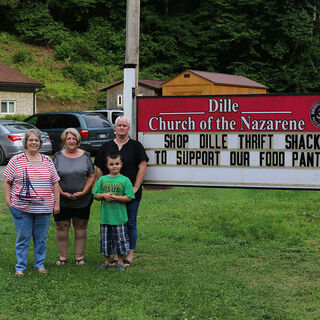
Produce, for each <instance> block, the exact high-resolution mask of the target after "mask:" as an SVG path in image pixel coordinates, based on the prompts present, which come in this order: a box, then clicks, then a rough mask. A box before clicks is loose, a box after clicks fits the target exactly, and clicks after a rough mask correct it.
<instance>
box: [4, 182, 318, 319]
mask: <svg viewBox="0 0 320 320" xmlns="http://www.w3.org/2000/svg"><path fill="white" fill-rule="evenodd" d="M318 197H319V192H317V191H288V190H254V189H251V190H243V189H242V190H241V189H212V188H173V189H171V190H162V191H148V190H145V192H144V198H143V201H142V203H141V209H140V211H139V232H140V233H139V242H138V250H137V252H136V259H135V261H134V263H133V265H132V266H131V267H130V268H129V269H128V270H127V271H126V272H124V273H117V272H115V271H114V270H109V271H101V270H98V269H97V267H98V266H99V265H100V264H101V263H102V261H103V258H102V256H100V254H99V249H98V241H99V210H98V208H99V204H98V203H94V205H93V209H92V216H91V220H90V223H89V236H88V245H87V251H86V265H85V266H76V265H75V264H74V262H73V261H71V262H70V263H68V264H67V265H65V266H62V267H57V266H55V261H56V259H57V258H58V251H57V247H56V243H55V233H54V223H53V222H52V223H51V226H50V231H49V238H48V254H47V260H46V266H47V268H48V269H49V271H50V273H49V274H48V275H46V276H41V275H39V274H37V273H36V272H35V271H34V270H32V262H33V253H32V250H30V255H29V268H28V270H27V273H26V276H25V277H24V278H16V277H15V276H14V265H15V255H14V242H15V230H14V226H13V223H12V219H11V216H10V214H9V211H8V210H7V208H6V207H5V204H4V200H3V197H2V199H1V208H0V237H1V248H0V257H1V265H0V288H1V291H0V292H1V293H0V295H1V297H0V319H41V320H42V319H170V320H171V319H221V320H229V319H230V320H231V319H232V320H242V319H243V320H248V319H279V320H289V319H294V320H309V319H310V320H311V319H312V320H318V319H320V306H319V299H320V263H319V260H320V254H319V239H320V237H319V206H318ZM71 248H72V249H71V252H70V258H71V257H72V255H73V252H74V251H73V246H71Z"/></svg>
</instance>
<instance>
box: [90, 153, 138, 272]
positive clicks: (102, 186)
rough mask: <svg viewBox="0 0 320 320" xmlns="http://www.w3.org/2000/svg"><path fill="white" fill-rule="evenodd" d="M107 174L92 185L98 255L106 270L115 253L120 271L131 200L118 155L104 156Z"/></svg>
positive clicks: (125, 247)
mask: <svg viewBox="0 0 320 320" xmlns="http://www.w3.org/2000/svg"><path fill="white" fill-rule="evenodd" d="M106 160H107V163H106V165H107V168H108V169H109V171H110V173H109V174H108V175H105V176H102V177H101V178H100V179H99V180H98V181H97V183H96V186H95V193H94V196H95V199H96V200H101V207H100V253H101V254H102V255H104V256H105V260H104V264H103V268H105V269H108V267H109V264H110V255H111V254H113V253H114V248H115V250H116V253H117V254H118V264H117V266H116V268H117V271H124V270H125V269H124V265H123V256H126V255H127V254H128V253H129V242H128V240H129V239H128V234H127V226H126V223H127V221H128V216H127V208H126V202H129V201H131V200H132V199H134V192H133V187H132V184H131V182H130V180H129V179H128V178H127V177H125V176H123V175H122V174H120V170H121V168H122V161H121V156H120V154H119V153H111V154H109V155H108V156H107V159H106Z"/></svg>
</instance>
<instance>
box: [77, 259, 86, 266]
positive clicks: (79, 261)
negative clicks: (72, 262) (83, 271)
mask: <svg viewBox="0 0 320 320" xmlns="http://www.w3.org/2000/svg"><path fill="white" fill-rule="evenodd" d="M81 262H83V263H81ZM76 264H77V265H79V266H82V265H84V264H85V262H84V258H81V259H79V260H76Z"/></svg>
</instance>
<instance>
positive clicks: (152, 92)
mask: <svg viewBox="0 0 320 320" xmlns="http://www.w3.org/2000/svg"><path fill="white" fill-rule="evenodd" d="M162 83H164V81H161V80H151V79H140V80H139V82H138V95H139V96H160V95H161V90H162V89H161V85H162ZM99 91H106V93H107V100H106V101H107V109H116V108H123V80H120V81H117V82H115V83H112V84H110V85H109V86H107V87H104V88H101V89H100V90H99Z"/></svg>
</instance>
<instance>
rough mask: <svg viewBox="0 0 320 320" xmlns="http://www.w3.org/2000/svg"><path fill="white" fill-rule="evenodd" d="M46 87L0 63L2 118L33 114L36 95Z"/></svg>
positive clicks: (0, 114)
mask: <svg viewBox="0 0 320 320" xmlns="http://www.w3.org/2000/svg"><path fill="white" fill-rule="evenodd" d="M44 87H45V85H43V84H41V83H40V82H38V81H36V80H34V79H32V78H29V77H27V76H25V75H24V74H22V73H21V72H19V71H17V70H15V69H13V68H11V67H9V66H7V65H5V64H4V63H1V62H0V101H1V113H0V117H1V116H5V115H7V114H33V113H35V112H36V93H37V92H38V90H39V89H42V88H44Z"/></svg>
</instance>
